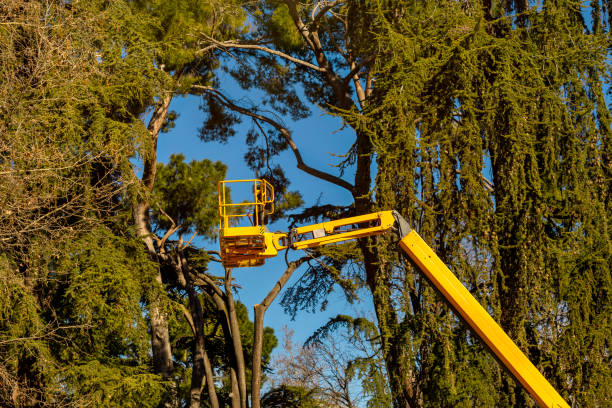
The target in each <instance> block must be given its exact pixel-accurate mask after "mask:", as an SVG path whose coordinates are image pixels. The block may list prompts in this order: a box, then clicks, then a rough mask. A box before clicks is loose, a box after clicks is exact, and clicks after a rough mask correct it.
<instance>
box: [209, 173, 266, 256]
mask: <svg viewBox="0 0 612 408" xmlns="http://www.w3.org/2000/svg"><path fill="white" fill-rule="evenodd" d="M237 183H242V184H251V185H252V191H253V200H252V201H243V202H239V203H232V202H229V199H228V195H227V190H228V188H229V186H228V185H231V184H237ZM217 193H218V195H219V247H220V252H221V260H222V262H223V265H224V266H225V267H226V268H235V267H245V266H260V265H263V263H264V261H265V259H266V258H269V257H271V256H276V253H277V252H276V250H275V249H274V246H273V245H271V237H270V236H268V235H266V234H267V231H266V227H265V224H264V223H265V217H266V216H267V215H270V214H273V213H274V188H273V187H272V185H271V184H270V183H268V182H267V181H266V180H260V179H248V180H224V181H220V182H219V183H218V184H217ZM243 219H248V220H249V223H250V224H251V225H250V226H233V225H236V224H239V223H240V221H241V220H243ZM268 234H269V233H268Z"/></svg>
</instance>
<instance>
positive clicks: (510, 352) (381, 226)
mask: <svg viewBox="0 0 612 408" xmlns="http://www.w3.org/2000/svg"><path fill="white" fill-rule="evenodd" d="M247 182H249V183H251V182H252V183H254V188H253V190H254V192H255V193H254V201H253V202H246V203H240V204H227V203H226V202H225V193H224V192H223V196H222V195H221V192H220V194H219V197H220V198H219V216H220V228H219V243H220V249H221V260H222V262H223V265H224V266H225V267H226V268H232V267H243V266H259V265H262V264H263V263H264V261H265V259H267V258H270V257H273V256H276V255H277V253H278V251H280V250H286V249H288V248H291V249H307V248H315V247H318V246H321V245H327V244H332V243H338V242H343V241H347V240H351V239H356V238H362V237H367V236H372V235H377V234H382V233H385V232H386V231H388V230H389V229H391V228H392V227H393V226H394V225H395V226H396V228H397V231H398V232H399V235H400V238H401V240H400V241H399V246H400V248H401V249H402V250H403V251H404V252H405V253H406V254H407V255H408V256H409V257H410V259H412V261H413V262H414V264H415V265H416V266H417V268H418V269H419V270H420V271H421V272H422V273H423V274H424V275H425V276H426V277H427V278H428V279H429V281H430V282H431V283H432V284H433V285H434V286H435V287H436V288H437V289H438V290H439V291H440V293H441V294H442V296H443V297H444V298H445V299H446V300H447V301H448V302H449V303H450V305H451V306H452V307H453V309H454V310H455V311H456V312H457V313H458V314H459V315H460V316H461V317H462V318H463V319H464V320H465V322H466V323H467V324H468V325H469V326H470V328H471V329H472V330H473V331H474V332H475V333H476V335H477V336H478V337H479V338H480V339H481V340H482V341H484V342H485V344H486V345H487V346H488V347H489V348H490V349H491V350H492V351H493V353H495V355H496V356H497V358H498V359H499V360H500V361H501V362H502V364H504V366H505V367H506V368H507V369H508V370H509V371H510V372H511V373H512V375H514V377H515V378H516V379H517V380H518V381H519V382H520V383H521V384H522V385H523V387H525V389H526V390H527V391H528V392H529V394H531V396H532V397H533V398H534V400H535V401H536V402H537V403H538V405H539V406H540V407H542V408H570V406H569V405H568V404H567V403H566V402H565V400H563V398H562V397H561V396H560V395H559V394H558V393H557V391H556V390H555V389H554V388H553V387H552V385H550V383H549V382H548V381H547V380H546V378H544V376H543V375H542V374H541V373H540V372H539V371H538V369H537V368H536V367H535V366H534V365H533V364H532V363H531V361H529V359H528V358H527V356H525V354H523V352H522V351H521V350H520V349H519V348H518V347H517V345H516V344H514V342H513V341H512V340H511V339H510V337H508V335H507V334H506V333H505V332H504V331H503V330H502V328H501V327H500V326H499V325H498V324H497V323H496V322H495V320H493V318H492V317H491V316H490V315H489V313H488V312H487V311H486V310H485V309H484V308H483V307H482V306H481V305H480V304H479V303H478V301H477V300H476V299H475V298H474V297H473V296H472V294H471V293H470V292H469V291H468V290H467V289H466V288H465V286H463V284H462V283H461V281H459V279H457V277H456V276H455V275H454V274H453V273H452V272H451V271H450V269H448V268H447V267H446V265H445V264H444V262H442V260H441V259H440V258H439V257H438V256H437V255H436V254H435V252H434V251H433V250H432V249H431V248H430V247H429V245H427V243H425V241H424V240H423V239H422V238H421V237H420V236H419V234H417V233H416V232H415V231H411V230H410V227H409V225H408V223H407V222H406V221H405V220H404V219H403V218H402V216H401V215H400V214H399V213H397V212H395V211H380V212H377V213H372V214H365V215H360V216H357V217H350V218H344V219H340V220H334V221H328V222H323V223H319V224H314V225H309V226H305V227H299V228H295V229H293V230H291V232H290V233H288V234H285V233H273V232H268V231H267V230H266V229H265V226H264V225H263V218H264V217H263V216H265V215H266V214H270V213H271V211H273V207H272V210H267V205H269V204H270V203H273V200H274V199H273V197H274V195H273V194H274V193H273V190H272V189H271V186H269V185H267V183H264V182H263V181H261V180H248V181H247ZM258 183H259V184H258ZM260 186H261V187H260ZM268 187H269V189H270V190H271V194H269V195H268V194H267V190H268ZM221 188H224V187H223V186H222V185H221ZM223 191H224V190H223ZM262 191H263V192H262ZM268 196H271V197H272V199H269V198H268ZM230 205H235V206H245V205H248V206H254V208H255V213H256V214H262V216H261V217H257V216H256V217H250V215H251V214H250V213H245V214H240V213H239V214H238V215H234V214H230V213H229V211H226V210H225V209H226V207H228V206H230ZM267 211H269V212H267ZM230 216H232V217H245V216H249V217H248V218H249V219H250V220H251V222H252V225H251V226H246V227H237V226H232V224H231V223H230V222H229V217H230ZM260 220H261V221H260Z"/></svg>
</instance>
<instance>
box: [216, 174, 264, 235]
mask: <svg viewBox="0 0 612 408" xmlns="http://www.w3.org/2000/svg"><path fill="white" fill-rule="evenodd" d="M237 183H242V184H252V186H253V188H252V191H253V201H243V202H239V203H232V202H229V200H228V197H227V194H226V192H227V190H228V184H237ZM217 194H218V196H219V228H221V229H223V228H230V227H231V224H232V222H233V221H238V220H234V219H235V218H243V217H244V218H248V219H249V221H250V222H251V225H252V226H259V225H264V221H263V218H264V217H265V216H266V215H270V214H273V213H274V188H273V187H272V185H271V184H270V183H268V182H267V181H266V180H260V179H248V180H223V181H220V182H219V183H217ZM241 208H252V209H253V211H252V212H249V211H246V212H244V211H242V212H241V211H239V210H240V209H241Z"/></svg>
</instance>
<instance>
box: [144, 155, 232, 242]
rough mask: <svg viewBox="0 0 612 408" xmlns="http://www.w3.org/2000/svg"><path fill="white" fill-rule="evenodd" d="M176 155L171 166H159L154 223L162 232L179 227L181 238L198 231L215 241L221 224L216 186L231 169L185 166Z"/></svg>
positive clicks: (205, 162)
mask: <svg viewBox="0 0 612 408" xmlns="http://www.w3.org/2000/svg"><path fill="white" fill-rule="evenodd" d="M184 160H185V156H183V155H182V154H177V155H174V154H173V155H172V156H171V157H170V161H169V162H168V164H162V163H159V164H158V165H157V177H156V179H155V187H154V193H153V194H154V197H153V205H152V207H153V219H154V221H155V223H156V224H157V226H158V227H159V228H160V229H162V230H166V231H167V230H169V229H170V228H172V227H174V226H176V227H177V228H178V233H179V234H184V233H189V232H193V231H195V230H197V231H198V233H199V234H200V235H205V236H209V237H212V236H213V235H214V234H215V230H214V228H215V227H216V221H217V217H218V215H217V205H218V204H217V202H218V197H217V193H216V186H217V183H218V182H219V181H220V180H223V179H224V178H225V172H226V169H227V167H226V166H225V165H224V164H222V163H221V162H215V163H213V162H211V161H210V160H206V159H204V160H200V161H195V160H194V161H192V162H191V163H189V164H187V163H185V162H184Z"/></svg>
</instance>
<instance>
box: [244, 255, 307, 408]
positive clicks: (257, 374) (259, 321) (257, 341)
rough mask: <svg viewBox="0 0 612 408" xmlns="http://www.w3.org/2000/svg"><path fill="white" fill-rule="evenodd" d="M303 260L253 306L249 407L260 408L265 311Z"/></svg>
mask: <svg viewBox="0 0 612 408" xmlns="http://www.w3.org/2000/svg"><path fill="white" fill-rule="evenodd" d="M304 259H305V258H302V259H300V260H298V261H297V262H291V263H290V264H289V267H288V268H287V269H286V270H285V272H284V273H283V275H282V276H281V277H280V279H279V280H278V282H276V284H275V285H274V287H273V288H272V290H271V291H270V292H269V293H268V295H267V296H266V297H265V299H264V300H263V302H261V304H259V305H255V306H253V309H254V312H255V313H254V314H255V318H254V320H255V321H254V322H253V323H254V329H255V333H254V334H253V372H252V378H251V407H252V408H260V397H261V396H260V395H259V393H260V390H261V355H262V348H263V333H264V324H263V322H264V315H265V314H266V310H268V307H269V306H270V305H271V304H272V302H273V301H274V299H275V298H276V296H277V295H278V293H279V292H280V291H281V290H282V289H283V287H284V286H285V284H286V283H287V281H288V280H289V278H291V275H293V272H294V271H295V270H296V269H297V268H298V267H299V266H300V265H301V264H302V262H303V261H304Z"/></svg>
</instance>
